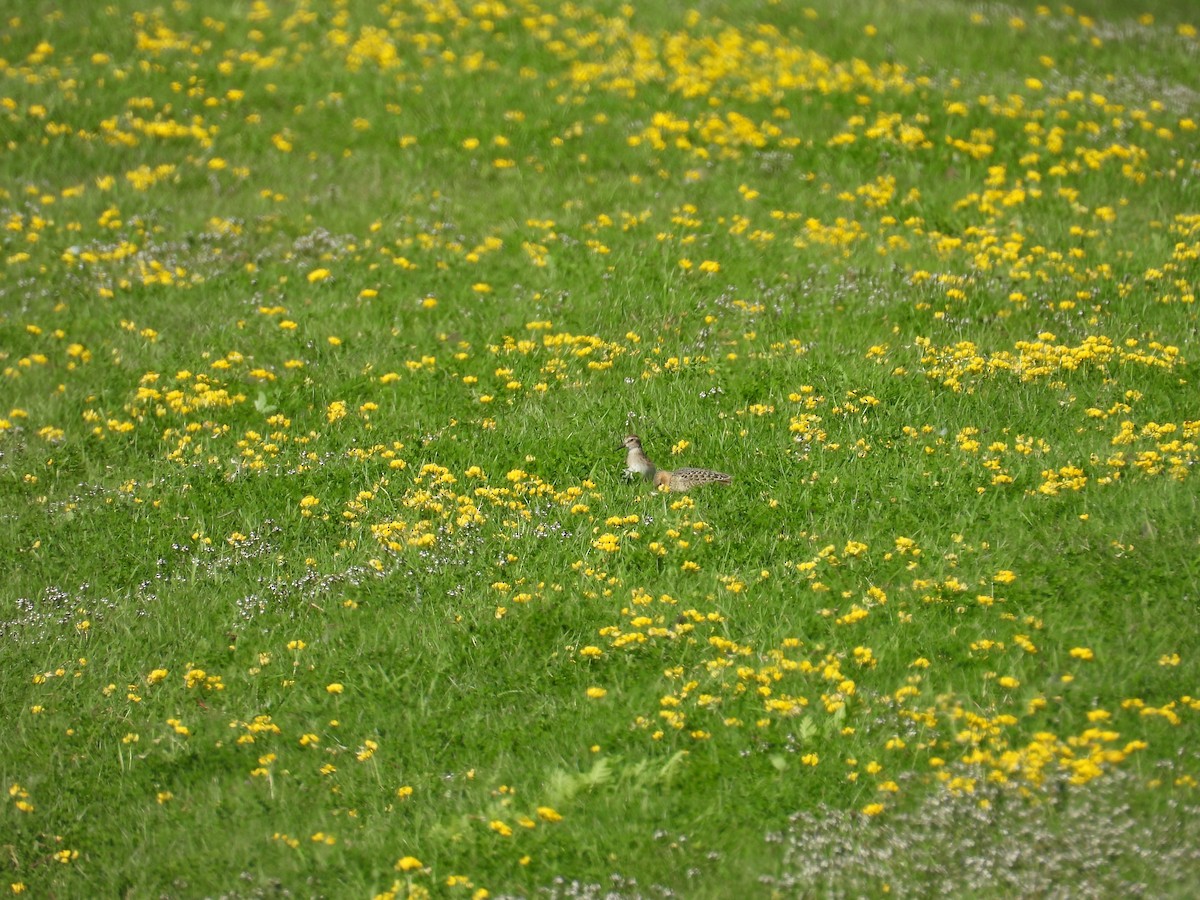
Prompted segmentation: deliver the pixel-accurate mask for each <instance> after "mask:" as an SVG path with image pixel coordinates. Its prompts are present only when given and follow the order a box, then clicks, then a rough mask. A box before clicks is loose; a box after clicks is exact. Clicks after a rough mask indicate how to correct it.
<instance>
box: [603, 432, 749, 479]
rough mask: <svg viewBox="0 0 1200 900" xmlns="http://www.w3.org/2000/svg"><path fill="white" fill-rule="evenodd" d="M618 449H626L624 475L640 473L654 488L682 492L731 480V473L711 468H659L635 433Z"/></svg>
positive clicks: (630, 475)
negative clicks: (672, 469)
mask: <svg viewBox="0 0 1200 900" xmlns="http://www.w3.org/2000/svg"><path fill="white" fill-rule="evenodd" d="M618 449H623V450H626V451H628V452H627V454H626V456H625V477H626V478H627V479H629V478H633V477H634V476H635V475H641V476H642V477H643V478H645V479H646V480H647V481H649V482H652V483H653V484H654V486H655V487H656V488H657V487H665V488H666V489H667V490H668V491H674V492H675V493H683V492H684V491H690V490H691V489H692V488H694V487H700V486H701V485H704V484H729V483H730V482H732V481H733V476H732V475H726V474H725V473H724V472H714V471H713V470H712V469H693V468H686V469H676V470H675V471H674V472H668V471H667V470H666V469H660V468H658V467H657V466H655V465H654V463H652V462H650V458H649V457H648V456H646V451H645V450H643V449H642V439H641V438H640V437H638V436H637V435H636V434H631V435H628V436H627V437H626V438H625V440H623V441H621V446H620V447H619V448H618Z"/></svg>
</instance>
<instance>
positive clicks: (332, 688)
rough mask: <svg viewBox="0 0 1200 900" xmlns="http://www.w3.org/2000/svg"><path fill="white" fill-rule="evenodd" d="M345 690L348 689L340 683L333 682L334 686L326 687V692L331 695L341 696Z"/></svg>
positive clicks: (328, 685)
mask: <svg viewBox="0 0 1200 900" xmlns="http://www.w3.org/2000/svg"><path fill="white" fill-rule="evenodd" d="M345 689H346V688H345V686H343V685H342V684H341V683H340V682H337V681H335V682H333V683H332V684H327V685H325V690H326V691H328V692H329V693H331V694H340V693H342V692H343V691H344V690H345Z"/></svg>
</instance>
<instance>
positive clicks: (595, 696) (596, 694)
mask: <svg viewBox="0 0 1200 900" xmlns="http://www.w3.org/2000/svg"><path fill="white" fill-rule="evenodd" d="M587 695H588V698H589V699H591V700H601V699H603V698H604V697H606V696H608V691H607V690H605V689H604V688H602V687H590V688H588V689H587Z"/></svg>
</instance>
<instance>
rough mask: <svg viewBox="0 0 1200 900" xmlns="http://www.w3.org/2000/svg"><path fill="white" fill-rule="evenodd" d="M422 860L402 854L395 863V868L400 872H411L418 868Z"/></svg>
mask: <svg viewBox="0 0 1200 900" xmlns="http://www.w3.org/2000/svg"><path fill="white" fill-rule="evenodd" d="M421 866H422V862H421V861H420V860H419V859H417V858H416V857H415V856H402V857H400V859H399V861H397V863H396V869H397V870H399V871H401V872H411V871H413V870H414V869H419V868H421Z"/></svg>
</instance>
